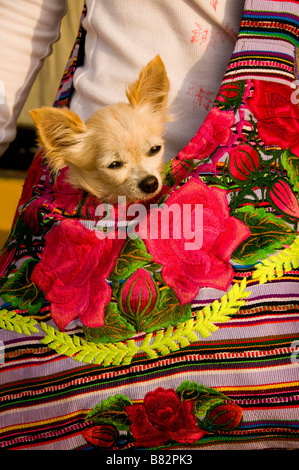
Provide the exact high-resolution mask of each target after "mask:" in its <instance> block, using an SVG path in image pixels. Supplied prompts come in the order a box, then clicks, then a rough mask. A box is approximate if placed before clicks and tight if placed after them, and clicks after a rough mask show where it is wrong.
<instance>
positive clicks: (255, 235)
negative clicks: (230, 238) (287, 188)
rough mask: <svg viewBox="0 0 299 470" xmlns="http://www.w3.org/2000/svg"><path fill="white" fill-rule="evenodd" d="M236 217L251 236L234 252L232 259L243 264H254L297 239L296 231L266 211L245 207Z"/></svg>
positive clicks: (238, 211) (236, 213) (239, 210)
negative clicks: (248, 230) (247, 228)
mask: <svg viewBox="0 0 299 470" xmlns="http://www.w3.org/2000/svg"><path fill="white" fill-rule="evenodd" d="M234 216H235V217H236V218H237V219H239V220H241V221H242V222H243V223H244V224H245V225H247V227H249V229H250V233H251V235H250V236H249V237H248V238H247V239H246V240H244V242H243V243H241V244H240V245H239V246H238V248H237V249H236V250H235V251H234V253H233V255H232V259H233V260H234V261H237V262H238V263H242V264H254V263H256V262H257V261H258V260H260V259H263V258H266V257H267V255H268V254H272V253H275V251H277V250H279V249H281V248H282V247H283V245H285V244H286V245H289V244H290V243H292V241H293V240H294V238H296V235H297V233H296V231H295V230H293V229H292V228H291V227H290V226H289V225H288V224H286V223H285V222H284V221H283V220H281V219H278V218H277V217H276V216H275V215H274V214H271V213H267V212H266V211H265V209H255V208H254V207H252V206H244V207H242V208H240V209H238V210H237V211H236V212H235V214H234Z"/></svg>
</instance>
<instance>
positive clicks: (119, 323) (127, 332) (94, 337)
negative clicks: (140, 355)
mask: <svg viewBox="0 0 299 470" xmlns="http://www.w3.org/2000/svg"><path fill="white" fill-rule="evenodd" d="M83 330H84V334H85V336H86V338H87V339H88V340H89V341H93V342H94V343H96V344H98V343H110V342H111V343H115V342H117V341H121V340H125V339H127V338H130V337H131V336H133V335H134V334H135V333H136V331H135V329H134V327H133V326H132V325H130V324H129V323H128V322H127V321H126V320H125V319H124V318H122V317H121V316H120V314H119V311H118V308H117V305H116V304H115V303H111V302H110V303H109V304H108V305H107V307H106V313H105V326H101V327H98V328H88V327H85V326H84V327H83Z"/></svg>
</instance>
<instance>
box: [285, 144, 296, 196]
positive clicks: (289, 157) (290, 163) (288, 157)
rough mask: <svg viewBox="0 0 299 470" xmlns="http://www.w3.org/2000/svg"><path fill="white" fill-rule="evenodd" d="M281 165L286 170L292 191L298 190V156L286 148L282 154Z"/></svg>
mask: <svg viewBox="0 0 299 470" xmlns="http://www.w3.org/2000/svg"><path fill="white" fill-rule="evenodd" d="M282 166H283V168H284V169H285V170H287V175H288V178H289V181H290V183H291V184H292V186H293V189H294V191H296V192H298V191H299V158H298V157H297V155H294V154H293V153H291V152H290V150H288V149H287V150H286V151H285V152H284V153H283V155H282Z"/></svg>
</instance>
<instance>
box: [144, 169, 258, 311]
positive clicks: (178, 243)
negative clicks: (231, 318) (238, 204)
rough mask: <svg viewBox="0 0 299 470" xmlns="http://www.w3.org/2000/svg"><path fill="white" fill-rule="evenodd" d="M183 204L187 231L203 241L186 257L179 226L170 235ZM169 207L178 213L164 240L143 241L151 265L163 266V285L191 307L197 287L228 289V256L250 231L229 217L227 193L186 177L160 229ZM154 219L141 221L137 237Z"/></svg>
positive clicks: (230, 274)
mask: <svg viewBox="0 0 299 470" xmlns="http://www.w3.org/2000/svg"><path fill="white" fill-rule="evenodd" d="M186 201H188V203H189V204H190V219H191V221H192V222H191V228H192V231H193V233H195V230H197V231H202V237H203V238H202V244H201V245H199V246H198V248H197V249H192V251H191V252H190V249H189V248H187V249H186V244H188V242H190V240H188V239H187V238H185V236H184V230H183V227H182V230H181V234H180V235H181V236H180V237H179V238H176V237H175V233H174V232H175V228H177V227H178V226H181V225H182V218H181V214H182V210H181V209H183V205H184V204H185V203H186ZM196 206H201V207H202V210H203V220H202V227H201V226H200V223H199V222H198V221H196V216H195V208H196ZM169 207H176V208H177V211H174V213H173V215H172V220H171V222H170V233H169V236H163V235H164V234H163V233H162V232H161V234H160V236H159V237H158V239H157V240H155V239H152V238H151V237H148V238H146V237H144V241H145V244H146V246H147V248H148V251H149V253H150V254H151V255H152V257H153V260H154V261H155V262H156V263H159V264H161V265H162V266H163V268H162V270H161V275H162V277H163V279H164V281H165V283H166V284H167V285H168V286H170V287H172V288H173V289H174V291H175V292H176V294H177V296H178V298H179V300H180V302H181V303H182V305H184V304H186V303H188V302H191V301H192V300H193V299H194V297H195V296H196V295H197V293H198V292H199V289H200V287H203V286H205V287H214V288H216V289H221V290H227V289H228V287H229V285H230V284H231V281H232V278H233V269H232V268H231V266H230V265H229V260H230V258H231V254H232V252H233V251H234V249H235V248H236V247H237V246H238V245H239V244H240V243H241V241H243V240H244V239H245V238H247V237H248V236H249V235H250V232H249V230H248V229H247V228H246V227H245V226H244V225H243V223H240V221H239V220H237V219H234V218H233V217H230V216H229V211H228V205H227V197H226V192H225V191H223V190H219V189H218V188H213V187H210V188H209V187H208V186H206V185H205V184H204V183H202V182H201V181H200V180H198V179H195V178H191V179H190V180H189V181H188V182H187V183H185V184H184V185H183V186H182V187H180V188H179V189H178V190H177V191H174V192H173V193H172V194H171V196H170V197H169V198H168V199H167V200H166V203H165V206H164V210H162V213H161V226H162V228H163V227H166V226H168V224H166V223H163V221H164V220H166V218H168V215H169V210H167V209H168V208H169ZM154 214H155V209H153V210H152V211H151V212H150V213H149V215H148V217H147V220H146V221H144V222H141V224H140V225H141V230H140V231H141V233H142V231H143V230H144V228H145V225H146V224H147V227H148V228H150V227H152V225H153V224H152V223H151V221H152V219H153V216H154ZM161 230H163V229H161ZM231 233H234V238H232V237H231ZM167 235H168V234H167ZM193 248H195V247H193Z"/></svg>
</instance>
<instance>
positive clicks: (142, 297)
mask: <svg viewBox="0 0 299 470" xmlns="http://www.w3.org/2000/svg"><path fill="white" fill-rule="evenodd" d="M291 93H292V90H291V89H290V88H288V87H287V86H285V85H281V84H275V85H274V84H272V83H268V82H261V81H254V80H246V81H239V82H234V83H225V84H223V85H222V86H221V88H220V91H219V94H218V96H217V98H216V100H215V104H214V107H213V108H212V109H211V111H210V113H209V114H208V116H207V119H206V120H205V122H204V124H203V125H202V126H201V128H200V129H199V131H198V133H197V134H196V135H195V136H194V138H193V139H192V140H191V141H190V143H189V144H188V145H187V146H186V147H185V148H184V149H183V150H182V151H181V152H180V154H179V155H178V156H177V157H176V158H174V159H173V160H172V161H171V162H169V163H168V164H167V165H166V166H165V178H164V187H163V196H162V198H161V201H160V202H162V203H163V204H164V206H161V207H159V208H153V209H151V210H150V211H149V212H148V214H147V216H146V218H144V219H143V221H142V222H141V223H140V224H139V227H138V229H139V236H138V237H137V238H135V239H134V238H127V239H125V240H123V239H122V238H120V239H118V238H117V237H116V239H111V238H109V237H103V239H100V238H99V237H96V235H95V233H94V232H93V231H91V230H89V229H88V228H86V227H85V226H83V225H82V224H81V222H80V220H84V221H86V222H88V221H91V222H96V221H97V220H98V219H97V218H96V213H97V211H96V209H97V203H98V201H96V200H95V199H94V198H91V197H89V196H88V195H87V194H84V193H83V192H82V191H77V190H73V188H71V187H70V186H69V185H68V184H67V183H66V182H65V171H67V170H65V171H63V172H61V173H60V175H59V176H58V178H57V180H56V181H55V182H54V181H52V179H51V175H50V174H49V172H48V170H47V168H46V166H45V165H44V164H43V162H42V158H41V154H38V155H37V156H36V159H35V162H34V165H33V167H32V170H31V171H32V173H30V174H29V179H28V180H29V182H30V184H32V185H33V188H31V187H29V186H28V185H25V188H24V192H23V195H22V198H21V202H22V204H21V205H20V209H19V214H20V215H19V217H16V223H15V226H14V229H13V232H12V234H11V237H10V239H9V240H8V242H7V245H6V247H5V250H4V252H3V255H2V258H1V264H0V269H1V272H2V276H3V277H2V287H1V291H0V293H1V296H2V298H3V299H4V300H5V301H6V305H5V308H8V309H9V308H10V309H13V308H15V309H19V310H18V313H19V312H20V311H21V312H23V314H24V315H25V316H26V315H29V316H34V315H36V314H37V313H39V315H40V311H41V307H42V306H44V308H43V312H45V313H44V316H45V319H49V318H50V315H51V318H52V319H53V320H54V322H55V323H56V325H57V326H58V327H59V329H60V330H62V331H63V330H65V328H66V327H67V326H68V325H69V323H70V322H71V321H73V320H76V319H77V320H79V321H80V322H81V324H82V329H83V332H84V334H85V337H86V338H87V340H89V341H93V342H95V343H97V344H100V345H101V344H102V345H104V344H107V347H108V349H109V345H110V344H112V343H115V342H118V341H124V340H127V339H129V338H132V337H134V335H136V333H140V332H144V333H147V334H150V333H152V332H154V331H157V330H161V329H163V328H164V329H165V328H166V330H167V329H168V328H170V327H172V326H175V325H187V322H188V321H189V320H191V319H192V318H194V317H196V316H197V312H192V311H191V303H192V301H193V299H194V298H195V297H196V295H197V294H198V293H199V291H200V289H202V288H215V289H219V290H223V291H227V290H228V289H229V287H230V286H231V284H232V282H233V277H234V270H233V268H232V264H231V261H232V260H233V261H234V262H236V263H239V264H245V265H248V264H252V265H254V264H255V263H257V262H259V261H260V260H263V259H265V258H267V257H269V255H272V254H273V253H275V252H277V250H282V249H283V248H285V247H287V246H289V245H291V246H293V245H292V244H293V242H294V240H295V239H296V237H297V226H298V219H299V206H298V183H299V163H298V162H299V159H298V155H299V150H298V148H297V147H298V145H297V143H298V139H297V131H296V129H297V128H298V122H299V111H298V108H297V106H296V105H293V104H292V101H291ZM270 108H271V109H272V111H271V114H269V109H270ZM286 128H287V130H286ZM219 168H220V169H221V171H219ZM28 184H29V183H28ZM186 202H188V207H189V209H188V211H189V212H188V216H189V220H190V232H191V233H192V234H193V238H191V239H190V237H186V236H185V234H184V230H183V227H182V221H181V219H180V214H181V213H182V208H183V205H186ZM196 206H200V207H201V208H202V220H197V218H196V217H197V216H196V211H195V207H196ZM266 206H269V207H270V209H271V210H266V209H265V207H266ZM170 207H177V208H178V212H176V211H175V210H174V211H171V212H170V211H169V208H170ZM157 210H159V211H160V216H161V217H162V219H161V220H164V219H165V220H166V219H167V218H168V221H169V224H166V226H167V227H168V229H169V233H168V235H167V236H165V234H163V233H162V232H161V231H160V232H159V230H160V228H159V226H157V231H158V237H157V238H155V237H154V238H151V237H147V235H146V233H147V230H148V224H149V222H150V220H151V217H152V216H154V215H155V213H156V212H157ZM198 224H199V225H198ZM162 225H163V224H162ZM178 227H180V228H181V233H182V234H183V235H182V236H181V237H180V238H176V237H175V230H176V229H177V228H178ZM195 227H197V229H198V228H200V230H197V231H199V232H201V234H202V239H199V240H198V239H196V237H195V235H194V234H195ZM195 242H196V243H197V244H198V245H197V246H196V243H195ZM190 243H191V244H192V243H193V248H192V250H190V249H189V251H188V250H187V249H186V246H187V245H188V244H189V246H190ZM20 246H21V247H22V248H21V250H22V251H21V252H20V251H19V250H20V248H19V247H20ZM20 257H21V259H22V263H20V262H19V263H18V265H17V264H16V259H18V258H20ZM283 259H284V258H283ZM282 263H284V261H283V262H282ZM287 266H289V264H288V265H287ZM261 269H262V268H261ZM273 269H274V270H275V268H273ZM278 271H279V273H281V275H282V274H283V272H282V269H281V268H279V270H278ZM278 271H277V272H276V271H275V275H278V274H277V273H278ZM266 277H267V279H270V278H271V273H270V274H269V275H268V274H267V275H266ZM206 315H207V313H206ZM202 321H208V319H207V318H206V319H203V320H202ZM184 322H185V323H184ZM184 328H185V326H184V327H183V329H184ZM211 328H212V330H211ZM211 328H210V329H207V331H208V334H210V331H214V329H215V326H214V324H212V326H211ZM213 328H214V329H213ZM167 331H168V330H167ZM184 331H185V330H184ZM54 343H55V341H54ZM180 344H183V341H182V342H180ZM80 347H81V346H80ZM143 347H144V348H146V345H144V346H143ZM159 347H160V346H159V343H157V349H159ZM163 347H164V346H163ZM163 347H162V346H161V348H162V349H163ZM75 349H76V347H75V346H74V350H75ZM150 353H151V352H150ZM82 354H83V353H82ZM94 354H96V355H97V354H98V352H95V353H94ZM101 354H102V353H101ZM103 354H104V355H105V354H106V350H103ZM124 354H125V355H126V352H125V353H124ZM132 354H134V352H132ZM103 357H104V356H103ZM130 357H131V356H130Z"/></svg>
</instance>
